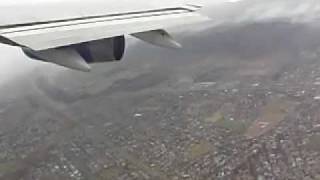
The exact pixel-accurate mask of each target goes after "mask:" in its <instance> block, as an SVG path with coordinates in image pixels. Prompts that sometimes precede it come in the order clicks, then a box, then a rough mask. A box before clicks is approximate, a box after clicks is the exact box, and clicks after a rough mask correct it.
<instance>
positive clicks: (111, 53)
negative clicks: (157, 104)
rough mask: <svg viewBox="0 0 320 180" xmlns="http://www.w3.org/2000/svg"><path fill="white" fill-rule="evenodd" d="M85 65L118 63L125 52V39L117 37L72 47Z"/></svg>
mask: <svg viewBox="0 0 320 180" xmlns="http://www.w3.org/2000/svg"><path fill="white" fill-rule="evenodd" d="M72 47H74V48H75V49H76V51H77V52H78V53H79V54H80V55H81V57H83V59H84V60H85V61H86V62H87V63H89V64H90V63H98V62H108V61H119V60H121V59H122V57H123V55H124V52H125V38H124V36H118V37H114V38H108V39H103V40H97V41H91V42H85V43H81V44H77V45H73V46H72Z"/></svg>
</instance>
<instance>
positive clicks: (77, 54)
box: [23, 36, 125, 71]
mask: <svg viewBox="0 0 320 180" xmlns="http://www.w3.org/2000/svg"><path fill="white" fill-rule="evenodd" d="M23 52H24V53H25V54H26V55H27V56H28V57H30V58H32V59H35V60H40V61H45V62H51V63H55V64H58V65H62V66H65V67H68V68H72V69H76V70H81V71H89V70H90V66H89V65H88V64H92V63H100V62H110V61H119V60H121V59H122V57H123V55H124V52H125V38H124V36H118V37H113V38H107V39H102V40H96V41H90V42H85V43H81V44H75V45H71V46H66V47H60V48H55V49H47V50H42V51H34V50H32V49H29V48H23Z"/></svg>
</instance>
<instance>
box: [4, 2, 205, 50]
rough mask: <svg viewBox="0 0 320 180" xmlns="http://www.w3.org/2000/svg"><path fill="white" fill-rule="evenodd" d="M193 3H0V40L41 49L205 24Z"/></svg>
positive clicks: (197, 6)
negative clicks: (199, 23) (198, 23)
mask: <svg viewBox="0 0 320 180" xmlns="http://www.w3.org/2000/svg"><path fill="white" fill-rule="evenodd" d="M200 8H201V6H199V5H191V4H185V3H183V2H180V1H173V0H91V1H81V0H69V1H67V2H66V1H52V2H46V1H42V3H40V2H39V3H34V4H32V3H23V4H10V3H9V4H6V5H1V3H0V17H5V18H0V41H2V42H5V43H8V44H12V45H17V46H22V47H27V48H30V49H33V50H37V51H39V50H46V49H52V48H57V47H65V46H69V45H74V44H79V43H83V42H90V41H95V40H99V39H105V38H110V37H116V36H121V35H129V34H137V33H141V32H147V31H152V30H158V29H165V28H168V27H172V26H181V27H183V26H182V25H185V24H190V23H195V22H201V21H205V20H207V19H208V18H207V17H204V16H202V15H200V14H199V13H197V12H196V11H197V10H198V9H200Z"/></svg>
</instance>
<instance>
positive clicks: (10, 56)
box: [0, 0, 320, 82]
mask: <svg viewBox="0 0 320 180" xmlns="http://www.w3.org/2000/svg"><path fill="white" fill-rule="evenodd" d="M48 1H65V0H48ZM69 1H81V0H69ZM187 1H190V2H203V3H204V4H205V5H206V8H204V9H203V10H202V12H203V13H205V14H207V15H208V16H210V17H211V18H212V22H210V23H207V24H202V25H197V26H195V27H196V28H200V29H201V27H202V28H206V27H207V26H216V25H221V24H224V23H243V22H254V21H258V22H259V21H270V20H274V19H287V20H289V21H292V22H295V21H296V22H316V21H315V20H317V19H319V18H320V17H319V16H320V2H319V0H187ZM30 2H34V3H36V2H44V0H28V1H26V0H1V4H14V3H30ZM0 18H5V17H0ZM191 27H192V26H191ZM0 58H1V60H0V82H3V81H4V80H8V79H10V77H12V76H14V75H16V74H19V73H23V72H25V71H28V70H30V69H31V67H34V66H37V65H44V63H41V62H37V61H31V60H29V59H28V58H26V57H25V56H24V55H23V54H22V52H21V50H19V49H18V48H12V47H8V46H5V45H0ZM44 66H50V65H44ZM50 67H52V66H50ZM57 68H60V67H57Z"/></svg>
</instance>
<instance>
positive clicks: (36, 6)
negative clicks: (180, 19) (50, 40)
mask: <svg viewBox="0 0 320 180" xmlns="http://www.w3.org/2000/svg"><path fill="white" fill-rule="evenodd" d="M182 5H183V2H182V1H181V0H161V1H159V0H90V1H88V0H45V1H44V0H32V1H26V0H1V1H0V27H3V26H9V25H17V24H27V23H38V22H47V21H59V20H64V19H75V18H81V17H88V16H101V15H107V14H108V15H111V14H120V13H128V12H139V11H150V10H156V9H165V8H174V7H179V6H182Z"/></svg>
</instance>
